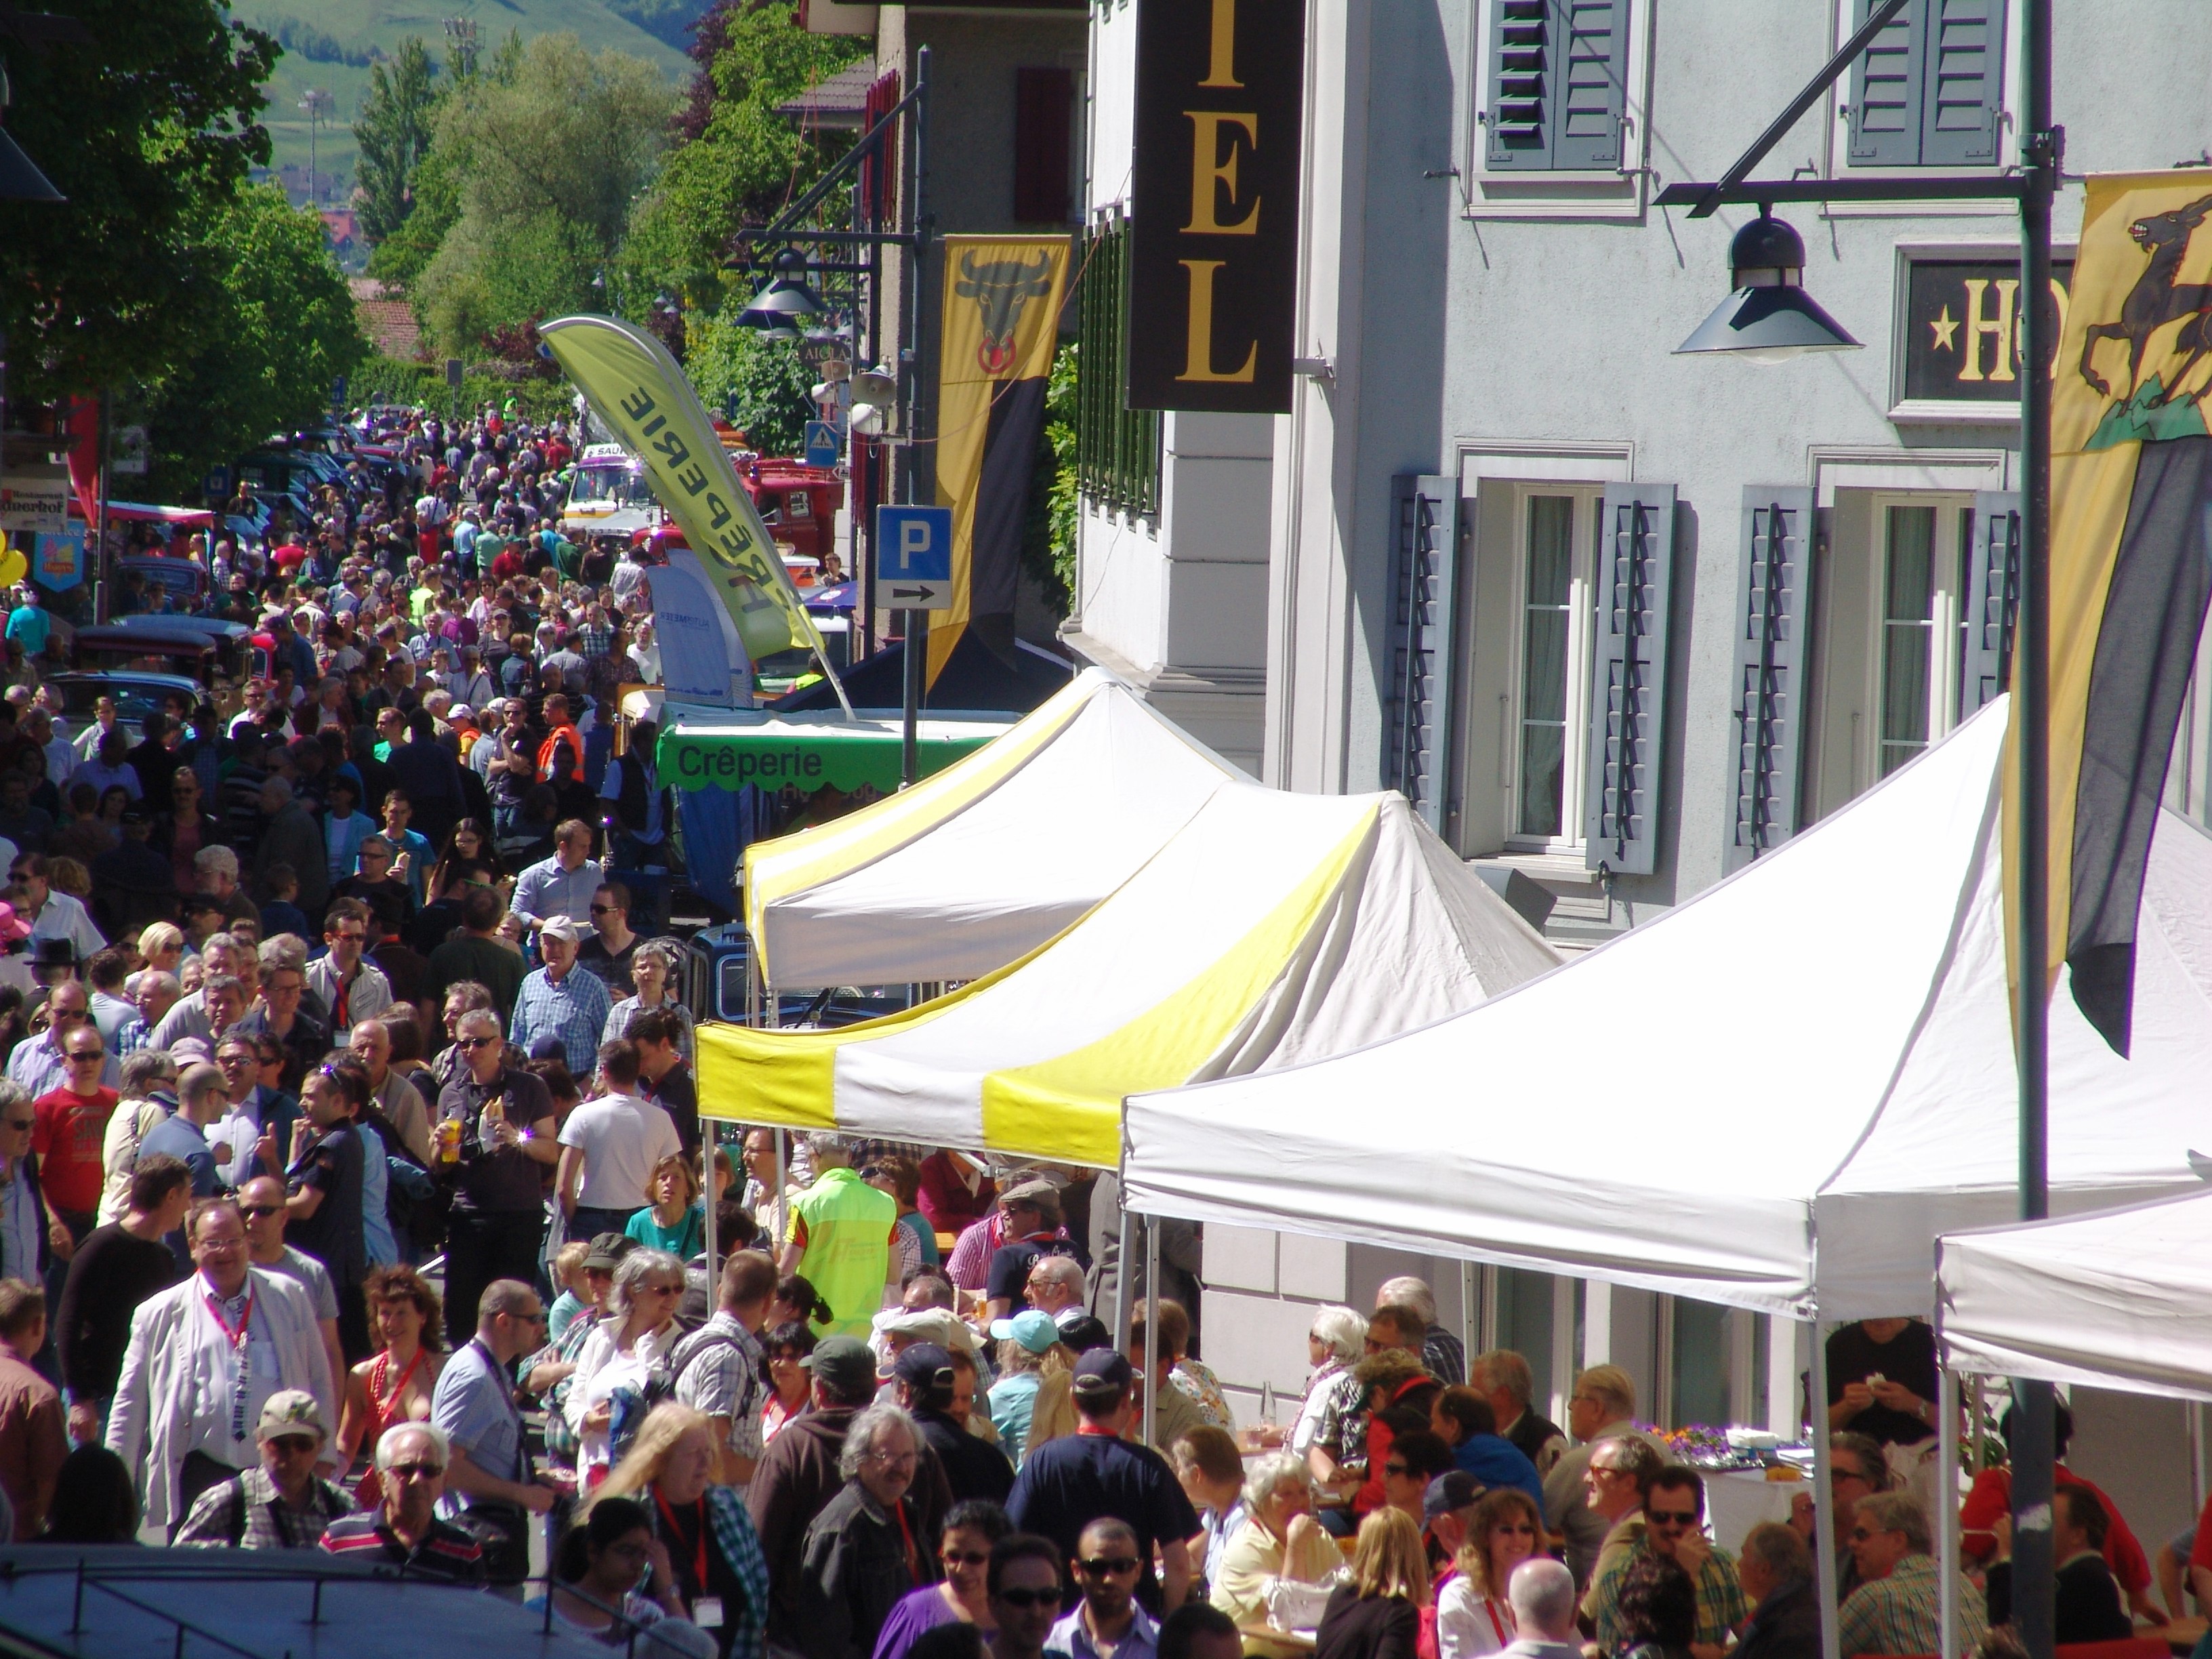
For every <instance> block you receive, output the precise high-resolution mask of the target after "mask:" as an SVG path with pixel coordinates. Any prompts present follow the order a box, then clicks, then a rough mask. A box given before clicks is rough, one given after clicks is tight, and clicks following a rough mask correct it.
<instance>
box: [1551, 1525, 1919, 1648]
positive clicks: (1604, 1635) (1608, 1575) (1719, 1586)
mask: <svg viewBox="0 0 2212 1659" xmlns="http://www.w3.org/2000/svg"><path fill="white" fill-rule="evenodd" d="M1636 1519H1637V1524H1636V1526H1635V1528H1634V1529H1633V1531H1632V1534H1627V1535H1626V1536H1620V1537H1619V1541H1612V1540H1609V1541H1608V1542H1607V1548H1606V1550H1605V1551H1604V1553H1602V1554H1601V1555H1600V1556H1599V1558H1598V1564H1597V1570H1596V1571H1595V1572H1593V1573H1592V1574H1591V1575H1590V1587H1589V1593H1588V1594H1587V1595H1585V1596H1584V1597H1583V1611H1584V1612H1586V1613H1589V1616H1590V1619H1591V1621H1592V1622H1593V1623H1594V1624H1595V1626H1596V1627H1597V1644H1598V1646H1599V1647H1600V1648H1601V1649H1603V1650H1605V1651H1606V1652H1607V1653H1622V1652H1626V1650H1628V1649H1629V1648H1632V1647H1633V1646H1634V1645H1635V1643H1634V1642H1633V1641H1632V1640H1631V1639H1630V1638H1629V1634H1628V1626H1626V1624H1625V1623H1624V1622H1623V1621H1622V1620H1621V1617H1620V1587H1621V1582H1622V1581H1623V1580H1624V1579H1626V1577H1627V1576H1628V1569H1629V1568H1630V1567H1631V1566H1632V1565H1634V1564H1635V1561H1636V1558H1637V1557H1638V1556H1639V1555H1641V1554H1643V1553H1644V1552H1645V1550H1646V1549H1647V1548H1648V1547H1649V1546H1648V1544H1647V1543H1645V1542H1644V1532H1643V1523H1642V1518H1641V1517H1640V1516H1639V1517H1637V1518H1636ZM1749 1617H1751V1606H1750V1603H1749V1602H1747V1601H1745V1600H1744V1595H1743V1586H1742V1585H1741V1584H1739V1583H1737V1582H1736V1577H1735V1560H1734V1559H1733V1558H1732V1557H1730V1555H1729V1553H1728V1552H1727V1551H1726V1550H1723V1549H1714V1550H1709V1551H1707V1552H1706V1554H1705V1560H1704V1561H1703V1562H1701V1563H1700V1564H1699V1567H1698V1634H1697V1638H1696V1639H1697V1640H1698V1641H1699V1642H1700V1643H1702V1644H1705V1645H1707V1646H1710V1647H1722V1646H1724V1645H1726V1644H1727V1642H1728V1639H1729V1632H1731V1631H1733V1630H1735V1628H1736V1626H1739V1625H1741V1624H1742V1623H1743V1621H1744V1620H1747V1619H1748V1618H1749ZM1848 1651H1850V1652H1851V1653H1857V1652H1858V1651H1859V1650H1858V1649H1856V1648H1853V1649H1850V1650H1848ZM1916 1651H1917V1650H1916Z"/></svg>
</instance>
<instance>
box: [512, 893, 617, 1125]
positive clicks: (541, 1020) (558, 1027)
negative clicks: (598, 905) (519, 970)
mask: <svg viewBox="0 0 2212 1659" xmlns="http://www.w3.org/2000/svg"><path fill="white" fill-rule="evenodd" d="M516 897H517V900H518V902H517V904H516V906H515V910H516V914H518V915H522V914H523V911H522V908H521V905H520V902H519V901H520V894H517V895H516ZM526 920H527V917H526ZM583 937H584V932H583V929H582V928H580V927H578V926H577V925H576V924H575V923H574V922H573V921H570V920H569V919H568V917H566V916H562V915H556V916H549V917H547V918H546V919H545V920H544V921H540V922H539V923H538V955H539V956H540V957H543V958H544V963H545V965H544V967H543V968H540V969H537V970H536V971H534V972H532V973H530V974H527V975H524V977H523V981H522V988H521V989H520V991H518V992H516V993H515V995H514V1018H513V1020H512V1021H510V1022H509V1024H508V1028H507V1041H508V1042H512V1043H513V1045H514V1046H515V1047H516V1048H520V1049H521V1050H522V1051H523V1052H524V1053H525V1054H527V1053H529V1052H530V1049H531V1046H532V1044H533V1043H535V1042H537V1041H538V1038H540V1037H545V1036H550V1037H555V1038H557V1039H559V1041H560V1044H561V1048H562V1053H563V1054H565V1055H566V1056H567V1057H568V1072H569V1075H571V1076H572V1077H574V1079H576V1080H577V1081H578V1082H579V1083H582V1082H584V1081H585V1080H586V1079H588V1078H590V1076H591V1075H592V1058H593V1056H594V1055H595V1054H597V1053H598V1052H599V1034H600V1033H601V1032H602V1031H604V1030H605V1029H606V1024H607V1010H608V1009H610V1008H611V1007H613V1006H614V1000H613V999H612V998H611V997H610V996H609V995H608V994H607V986H606V981H605V980H603V979H601V978H600V977H599V975H596V974H587V973H582V972H580V971H579V970H578V969H577V967H576V949H577V946H578V945H579V944H580V943H581V941H582V939H583Z"/></svg>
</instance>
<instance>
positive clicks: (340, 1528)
mask: <svg viewBox="0 0 2212 1659" xmlns="http://www.w3.org/2000/svg"><path fill="white" fill-rule="evenodd" d="M323 1547H324V1548H325V1550H327V1551H329V1552H330V1553H331V1554H332V1555H343V1556H349V1557H350V1558H352V1559H354V1560H356V1561H384V1562H388V1563H390V1564H391V1565H393V1566H395V1567H398V1568H399V1569H401V1570H402V1571H403V1572H404V1573H405V1574H406V1576H408V1577H414V1578H436V1579H442V1580H444V1581H445V1582H446V1583H450V1584H481V1583H483V1582H484V1564H483V1550H482V1549H481V1548H479V1547H477V1541H476V1540H475V1539H473V1538H471V1537H470V1536H469V1534H466V1533H465V1532H463V1531H462V1530H461V1529H460V1528H459V1527H456V1526H454V1525H453V1524H452V1523H451V1522H445V1521H433V1522H430V1529H429V1531H428V1532H426V1533H424V1534H422V1542H421V1543H419V1544H417V1545H416V1547H414V1548H413V1549H411V1550H410V1549H409V1548H408V1547H407V1546H406V1545H404V1544H403V1543H401V1542H400V1541H399V1537H398V1534H396V1533H394V1532H393V1531H392V1528H391V1527H390V1526H388V1525H387V1524H386V1522H385V1519H384V1512H383V1511H382V1510H371V1511H369V1512H368V1513H366V1514H362V1515H346V1516H339V1517H338V1518H337V1520H335V1521H333V1522H331V1524H330V1525H329V1527H328V1528H325V1530H324V1533H323Z"/></svg>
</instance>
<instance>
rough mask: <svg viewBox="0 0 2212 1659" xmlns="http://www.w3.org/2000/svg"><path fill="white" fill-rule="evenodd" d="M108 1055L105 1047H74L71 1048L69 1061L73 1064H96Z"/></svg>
mask: <svg viewBox="0 0 2212 1659" xmlns="http://www.w3.org/2000/svg"><path fill="white" fill-rule="evenodd" d="M106 1057H107V1056H106V1051H105V1050H104V1049H100V1048H72V1049H70V1054H69V1063H70V1065H72V1066H95V1065H97V1064H99V1063H100V1061H101V1060H105V1059H106Z"/></svg>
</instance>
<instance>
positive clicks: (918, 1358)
mask: <svg viewBox="0 0 2212 1659" xmlns="http://www.w3.org/2000/svg"><path fill="white" fill-rule="evenodd" d="M891 1375H892V1376H893V1377H894V1378H895V1379H896V1381H897V1383H898V1399H899V1404H900V1405H902V1406H903V1407H906V1409H907V1412H908V1414H909V1415H910V1416H911V1417H913V1419H914V1420H915V1424H916V1425H918V1426H919V1427H920V1428H921V1434H922V1438H923V1440H925V1441H926V1442H927V1443H928V1445H929V1448H930V1449H931V1450H932V1451H933V1452H935V1453H936V1454H937V1461H938V1462H940V1463H942V1464H943V1465H944V1466H945V1482H946V1484H947V1485H949V1486H951V1488H952V1501H953V1502H954V1503H956V1504H964V1503H966V1502H967V1501H968V1500H969V1498H988V1499H989V1500H990V1501H991V1502H992V1503H994V1504H1001V1505H1003V1504H1005V1503H1006V1494H1007V1493H1008V1492H1012V1491H1013V1489H1014V1468H1013V1465H1012V1464H1011V1463H1009V1462H1006V1454H1005V1453H1004V1452H1002V1451H1000V1449H998V1448H997V1447H996V1446H994V1445H992V1444H991V1443H989V1442H988V1441H986V1440H981V1439H978V1438H977V1437H975V1436H974V1435H972V1434H970V1433H969V1432H968V1431H967V1430H965V1429H963V1428H962V1427H961V1426H960V1425H959V1424H958V1423H957V1421H955V1420H954V1419H953V1417H952V1413H951V1406H952V1389H953V1375H952V1356H951V1354H950V1353H948V1352H946V1351H945V1349H943V1348H940V1347H939V1346H937V1344H936V1343H934V1342H916V1343H915V1344H913V1345H912V1346H908V1347H906V1348H903V1349H902V1350H901V1351H900V1352H899V1357H898V1358H897V1359H896V1360H895V1361H894V1362H893V1363H892V1365H891Z"/></svg>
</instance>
